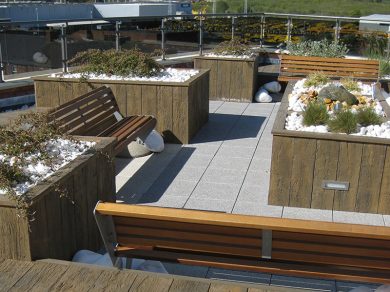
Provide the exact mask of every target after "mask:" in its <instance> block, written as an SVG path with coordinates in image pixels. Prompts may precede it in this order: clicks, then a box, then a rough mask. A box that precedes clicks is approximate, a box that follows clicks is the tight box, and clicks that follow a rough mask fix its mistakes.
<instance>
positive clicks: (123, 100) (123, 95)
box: [110, 84, 127, 113]
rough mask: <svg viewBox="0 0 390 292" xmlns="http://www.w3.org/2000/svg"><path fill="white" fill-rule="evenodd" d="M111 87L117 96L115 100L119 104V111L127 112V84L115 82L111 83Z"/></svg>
mask: <svg viewBox="0 0 390 292" xmlns="http://www.w3.org/2000/svg"><path fill="white" fill-rule="evenodd" d="M110 88H111V90H112V92H113V94H114V96H115V100H116V103H117V105H118V108H119V112H121V113H126V111H127V92H126V85H123V84H115V85H111V86H110Z"/></svg>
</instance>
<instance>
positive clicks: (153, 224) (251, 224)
mask: <svg viewBox="0 0 390 292" xmlns="http://www.w3.org/2000/svg"><path fill="white" fill-rule="evenodd" d="M95 215H96V219H97V222H98V225H99V228H100V231H101V233H102V236H103V240H104V241H105V244H106V247H107V246H108V247H109V246H111V247H112V246H117V247H116V248H114V249H112V250H111V255H112V257H113V261H115V257H117V256H129V257H140V258H153V259H160V260H167V261H179V262H181V263H189V264H199V265H209V266H216V267H222V268H228V269H229V268H237V269H245V270H253V271H261V272H272V273H275V272H276V273H278V272H279V273H284V274H286V273H287V274H291V275H301V276H302V275H304V276H321V277H328V278H329V277H330V278H339V279H343V280H359V279H364V280H365V281H379V280H380V281H382V280H384V279H390V228H386V227H376V226H364V225H351V224H338V223H327V222H314V221H304V220H292V219H281V218H268V217H255V216H245V215H233V214H224V213H216V212H204V211H193V210H183V209H171V208H158V207H149V206H134V205H125V204H113V203H99V204H98V205H97V206H96V209H95ZM108 238H110V240H107V239H108Z"/></svg>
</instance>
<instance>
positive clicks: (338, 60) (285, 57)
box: [281, 55, 379, 66]
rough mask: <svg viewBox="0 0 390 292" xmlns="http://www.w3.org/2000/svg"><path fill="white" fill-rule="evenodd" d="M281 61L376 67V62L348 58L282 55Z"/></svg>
mask: <svg viewBox="0 0 390 292" xmlns="http://www.w3.org/2000/svg"><path fill="white" fill-rule="evenodd" d="M281 57H282V60H303V61H305V60H312V61H319V62H325V63H328V62H330V63H332V62H334V63H348V64H349V63H350V64H372V65H378V66H379V62H378V61H377V60H361V59H349V58H324V57H307V56H294V55H282V56H281Z"/></svg>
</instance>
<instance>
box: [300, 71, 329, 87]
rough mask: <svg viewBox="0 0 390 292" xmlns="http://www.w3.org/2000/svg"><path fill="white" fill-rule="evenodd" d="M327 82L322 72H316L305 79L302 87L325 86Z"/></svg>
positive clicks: (326, 77)
mask: <svg viewBox="0 0 390 292" xmlns="http://www.w3.org/2000/svg"><path fill="white" fill-rule="evenodd" d="M328 82H329V78H328V76H326V75H325V74H324V73H323V72H320V71H318V72H315V73H310V74H309V75H308V76H307V77H306V80H305V82H304V84H303V86H305V87H310V86H319V85H325V84H326V83H328Z"/></svg>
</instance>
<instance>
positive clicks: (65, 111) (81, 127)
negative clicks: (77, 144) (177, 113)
mask: <svg viewBox="0 0 390 292" xmlns="http://www.w3.org/2000/svg"><path fill="white" fill-rule="evenodd" d="M50 115H51V117H52V119H53V120H54V121H56V122H58V123H60V125H61V127H62V128H64V129H65V130H66V132H67V133H68V134H70V135H79V136H97V137H116V138H117V144H116V146H115V154H118V153H120V152H121V151H123V150H124V149H125V148H126V146H127V145H128V144H129V143H130V142H132V141H134V140H135V139H136V138H137V137H139V138H141V139H142V140H143V139H144V138H146V136H147V135H148V134H149V133H150V132H151V131H152V130H153V129H154V127H155V126H156V119H155V118H154V117H153V116H138V115H136V116H130V117H125V118H123V119H121V120H118V118H117V116H119V117H121V115H120V113H119V107H118V105H117V103H116V100H115V97H114V95H113V93H112V91H111V89H110V88H108V87H106V86H102V87H99V88H97V89H95V90H92V91H91V92H89V93H87V94H83V95H81V96H79V97H77V98H75V99H72V100H71V101H69V102H67V103H65V104H62V105H61V106H59V107H57V108H55V109H54V110H53V111H52V112H51V113H50Z"/></svg>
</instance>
